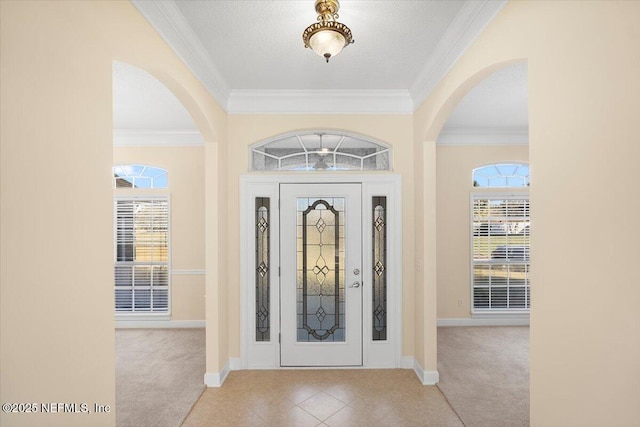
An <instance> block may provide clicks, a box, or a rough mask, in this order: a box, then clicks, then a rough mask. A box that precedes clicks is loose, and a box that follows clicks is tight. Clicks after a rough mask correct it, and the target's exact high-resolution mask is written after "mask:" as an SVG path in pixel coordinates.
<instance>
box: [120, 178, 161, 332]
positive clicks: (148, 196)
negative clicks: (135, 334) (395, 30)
mask: <svg viewBox="0 0 640 427" xmlns="http://www.w3.org/2000/svg"><path fill="white" fill-rule="evenodd" d="M143 190H144V191H143V192H140V190H136V189H135V188H119V189H118V193H120V194H116V195H114V198H113V268H114V279H113V283H112V286H113V297H114V301H113V310H114V316H115V319H116V320H117V321H118V320H170V319H171V300H172V286H171V277H172V268H171V252H172V250H171V248H172V246H171V228H172V227H171V197H170V194H168V192H167V191H166V189H162V190H161V191H158V189H155V190H154V189H148V188H147V189H143ZM139 192H140V193H139ZM155 200H159V201H166V203H167V261H166V266H167V310H166V311H162V312H154V311H148V312H144V311H117V310H116V306H115V305H116V301H115V290H116V284H115V267H116V265H117V263H118V260H117V259H118V247H117V243H118V240H117V239H118V217H117V204H118V202H119V201H133V202H135V201H155ZM134 262H135V261H134ZM141 265H145V264H141ZM152 265H158V264H156V263H154V264H152ZM162 265H164V264H162Z"/></svg>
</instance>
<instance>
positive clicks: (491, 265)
mask: <svg viewBox="0 0 640 427" xmlns="http://www.w3.org/2000/svg"><path fill="white" fill-rule="evenodd" d="M472 203H473V206H472V221H471V227H472V230H471V234H472V246H473V248H472V249H473V255H472V260H471V270H472V288H473V289H472V293H473V312H474V313H482V312H487V311H491V312H495V311H507V312H513V311H529V308H530V303H531V295H530V280H529V268H530V265H529V251H530V245H529V230H530V223H529V197H528V195H514V196H504V195H495V196H486V195H485V196H482V195H473V197H472Z"/></svg>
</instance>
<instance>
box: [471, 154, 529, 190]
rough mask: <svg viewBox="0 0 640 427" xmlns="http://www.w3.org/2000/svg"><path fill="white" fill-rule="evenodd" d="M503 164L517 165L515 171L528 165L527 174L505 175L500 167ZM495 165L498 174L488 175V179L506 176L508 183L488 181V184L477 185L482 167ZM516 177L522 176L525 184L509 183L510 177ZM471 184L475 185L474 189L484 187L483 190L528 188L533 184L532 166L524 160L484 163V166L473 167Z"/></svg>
mask: <svg viewBox="0 0 640 427" xmlns="http://www.w3.org/2000/svg"><path fill="white" fill-rule="evenodd" d="M501 166H503V167H504V166H515V171H518V170H519V169H520V168H521V167H526V168H527V175H518V174H514V175H505V174H503V173H501V172H500V167H501ZM490 167H493V168H495V169H496V171H497V172H498V175H493V176H487V175H484V176H486V177H487V180H490V179H496V178H499V177H504V179H505V183H506V185H490V183H489V181H488V182H487V184H488V185H476V183H478V182H479V181H478V180H477V179H476V178H477V175H478V174H479V172H480V171H481V170H482V169H486V168H490ZM515 178H522V182H523V184H524V185H509V179H512V180H513V179H515ZM471 185H472V186H473V188H474V189H476V188H477V189H482V191H486V190H489V191H490V190H491V189H503V190H504V189H505V188H509V189H516V188H517V189H522V190H525V189H528V188H529V186H530V185H531V170H530V166H529V163H528V162H523V161H504V162H500V163H489V164H486V165H482V166H478V167H475V168H473V170H472V171H471Z"/></svg>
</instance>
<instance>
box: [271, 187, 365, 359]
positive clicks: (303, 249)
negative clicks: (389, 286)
mask: <svg viewBox="0 0 640 427" xmlns="http://www.w3.org/2000/svg"><path fill="white" fill-rule="evenodd" d="M361 197H362V196H361V185H360V184H281V185H280V233H281V248H280V257H281V260H280V265H281V269H282V270H281V278H280V292H281V339H280V349H281V352H280V358H281V365H282V366H359V365H362V286H361V282H362V276H361V273H360V271H361V270H362V225H361V219H362V216H361Z"/></svg>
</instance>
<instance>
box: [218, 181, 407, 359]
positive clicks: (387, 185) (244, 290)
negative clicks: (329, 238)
mask: <svg viewBox="0 0 640 427" xmlns="http://www.w3.org/2000/svg"><path fill="white" fill-rule="evenodd" d="M319 183H322V184H333V185H334V186H336V187H340V185H336V184H358V185H360V187H361V207H362V212H361V215H360V218H361V219H360V221H361V225H362V227H361V229H362V230H363V231H362V236H361V239H360V240H361V242H362V254H363V255H362V257H361V260H362V264H361V268H360V270H361V273H360V277H361V278H362V279H361V286H360V288H359V289H360V291H359V292H360V294H361V301H362V318H361V319H362V325H361V331H362V344H361V355H362V356H361V357H362V360H361V366H362V367H363V368H400V367H409V366H408V365H407V366H404V365H405V364H406V363H405V364H403V357H402V208H401V203H402V200H401V181H400V177H399V176H398V175H393V174H342V173H322V172H319V173H313V174H283V175H263V174H250V175H244V176H242V177H241V178H240V189H241V193H240V221H241V232H240V233H241V242H240V254H239V256H240V264H241V278H240V280H241V317H240V326H241V331H240V332H241V349H240V356H241V357H240V359H231V369H278V368H281V367H289V366H286V365H285V364H284V363H283V364H282V365H281V354H280V353H281V352H280V334H281V333H284V331H281V330H280V326H281V322H280V318H281V312H280V300H281V295H280V279H281V278H280V274H279V271H280V270H282V269H285V268H286V263H285V262H284V261H283V263H282V264H281V263H280V259H279V254H280V251H281V248H280V245H281V242H280V234H281V233H280V225H281V224H280V222H281V221H280V220H279V218H280V214H281V209H280V207H279V204H280V203H282V201H281V200H279V199H280V185H281V184H307V185H310V184H319ZM379 196H384V197H386V200H387V206H388V214H387V215H388V216H387V222H388V230H387V233H388V238H387V239H388V242H387V243H388V254H387V262H388V265H387V270H386V273H387V277H388V285H387V289H388V290H387V311H388V313H387V315H388V319H387V330H388V332H387V337H386V339H384V340H377V341H376V340H374V338H373V337H372V327H373V319H372V317H373V316H372V313H373V307H372V294H373V293H372V281H373V277H372V276H373V274H374V273H373V270H374V266H373V262H372V257H371V253H372V247H373V242H372V237H371V230H372V227H373V219H372V208H373V206H372V198H374V197H379ZM256 198H268V199H269V200H270V201H271V203H270V213H269V215H270V224H269V227H270V230H269V233H270V235H269V238H270V242H269V251H270V268H269V273H268V277H269V280H270V284H271V286H270V298H269V299H270V319H271V322H270V323H271V324H270V329H271V330H270V338H269V339H268V340H267V341H259V340H257V339H256V325H257V320H256V259H255V254H256V217H255V206H256V205H255V203H256ZM291 264H295V260H294V262H293V263H291ZM348 271H350V273H351V274H352V272H353V268H350V270H348ZM347 277H349V280H347V281H346V284H347V286H349V285H351V284H352V283H353V280H352V278H353V275H351V276H347ZM347 289H349V288H347ZM351 290H352V289H351ZM282 316H285V314H284V313H282ZM283 326H284V327H286V326H285V325H284V321H283ZM293 326H294V327H295V325H293ZM285 363H286V360H285ZM349 363H351V362H349ZM307 366H328V365H327V364H320V365H307ZM356 367H357V365H356Z"/></svg>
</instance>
